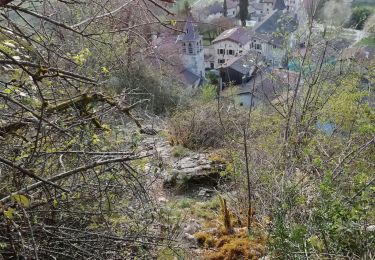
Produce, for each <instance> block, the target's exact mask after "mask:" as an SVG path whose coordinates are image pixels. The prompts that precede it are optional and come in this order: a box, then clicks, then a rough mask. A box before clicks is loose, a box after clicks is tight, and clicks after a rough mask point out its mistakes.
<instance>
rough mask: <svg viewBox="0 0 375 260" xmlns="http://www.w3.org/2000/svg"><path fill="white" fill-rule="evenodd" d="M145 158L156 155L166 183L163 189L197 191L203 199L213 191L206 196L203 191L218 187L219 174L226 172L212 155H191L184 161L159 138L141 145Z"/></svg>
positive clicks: (161, 174) (160, 172) (223, 165)
mask: <svg viewBox="0 0 375 260" xmlns="http://www.w3.org/2000/svg"><path fill="white" fill-rule="evenodd" d="M142 147H143V148H144V155H146V154H153V155H154V156H156V157H157V158H158V160H159V161H160V165H158V166H157V168H158V169H152V172H158V174H159V175H160V177H161V178H162V181H163V187H164V188H168V189H174V190H178V191H186V190H192V189H194V190H197V192H199V190H200V192H201V194H202V195H201V196H209V194H210V189H206V191H205V192H204V195H203V191H202V188H210V187H214V186H216V184H217V182H218V180H219V179H220V177H221V175H220V173H221V172H222V171H223V170H225V167H226V166H225V164H224V163H222V162H218V161H215V160H212V159H211V158H210V154H209V153H199V152H194V151H189V152H188V154H187V155H186V156H184V157H182V158H177V157H174V156H173V154H172V149H173V147H172V146H170V145H169V143H168V141H166V140H165V139H163V138H160V137H154V138H153V137H148V138H145V139H144V140H143V141H142ZM152 167H153V168H155V165H151V164H150V165H146V169H150V168H152Z"/></svg>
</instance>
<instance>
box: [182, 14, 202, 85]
mask: <svg viewBox="0 0 375 260" xmlns="http://www.w3.org/2000/svg"><path fill="white" fill-rule="evenodd" d="M177 42H178V43H179V44H180V53H181V60H182V63H183V66H184V67H185V69H187V70H189V71H190V72H192V73H194V74H195V75H196V76H198V77H200V78H201V79H204V77H205V71H204V52H203V45H202V36H201V35H199V33H198V31H197V29H196V25H195V24H194V21H193V18H192V17H188V18H187V19H186V24H185V27H184V33H183V34H181V35H179V36H178V38H177Z"/></svg>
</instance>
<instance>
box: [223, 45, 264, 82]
mask: <svg viewBox="0 0 375 260" xmlns="http://www.w3.org/2000/svg"><path fill="white" fill-rule="evenodd" d="M261 62H262V57H261V55H259V53H258V52H255V51H252V52H247V53H246V54H245V55H243V56H239V57H236V58H233V59H231V60H229V61H228V62H226V63H224V64H223V65H222V66H221V67H220V68H219V71H220V77H221V78H222V82H223V83H225V84H228V83H230V84H233V85H243V84H246V83H247V82H248V81H249V80H250V79H251V77H252V76H253V74H254V72H255V71H256V70H257V66H258V64H260V63H261Z"/></svg>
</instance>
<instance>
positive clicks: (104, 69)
mask: <svg viewBox="0 0 375 260" xmlns="http://www.w3.org/2000/svg"><path fill="white" fill-rule="evenodd" d="M101 70H102V73H103V74H109V70H108V69H107V68H106V67H102V68H101Z"/></svg>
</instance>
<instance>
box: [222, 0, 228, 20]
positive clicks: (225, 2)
mask: <svg viewBox="0 0 375 260" xmlns="http://www.w3.org/2000/svg"><path fill="white" fill-rule="evenodd" d="M223 8H224V17H227V16H228V6H227V0H224V5H223Z"/></svg>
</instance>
